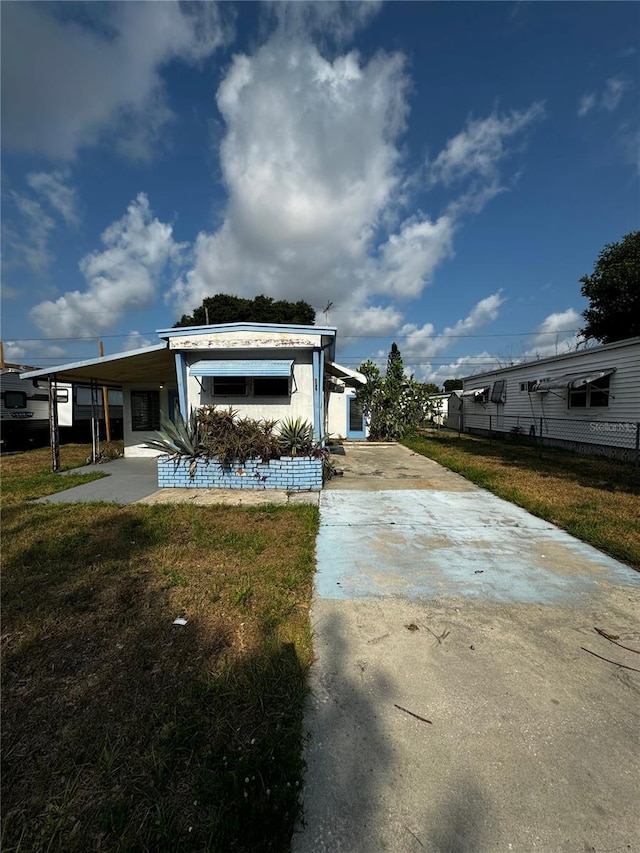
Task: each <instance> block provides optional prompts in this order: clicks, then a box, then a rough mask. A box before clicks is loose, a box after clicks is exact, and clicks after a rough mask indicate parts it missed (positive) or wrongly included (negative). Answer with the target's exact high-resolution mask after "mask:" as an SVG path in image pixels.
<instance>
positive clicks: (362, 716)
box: [293, 445, 640, 853]
mask: <svg viewBox="0 0 640 853" xmlns="http://www.w3.org/2000/svg"><path fill="white" fill-rule="evenodd" d="M336 461H337V463H338V465H339V466H340V467H342V468H343V469H344V471H345V473H344V475H343V477H342V478H338V479H336V480H334V481H332V482H331V484H330V487H329V488H328V489H326V490H325V491H324V492H323V494H322V498H321V528H320V533H319V537H318V546H317V559H318V571H317V577H316V588H315V597H314V603H313V609H312V621H313V629H314V632H315V641H314V642H315V650H316V655H317V661H316V664H315V666H314V670H313V676H312V691H313V692H312V697H311V701H310V704H309V709H308V714H307V719H306V725H307V728H308V731H309V732H310V738H309V741H308V746H307V753H306V759H307V762H308V771H307V778H306V784H305V789H304V804H305V819H306V826H305V827H304V828H302V829H301V831H300V832H299V833H298V834H297V835H296V836H295V838H294V844H293V850H294V853H311V851H313V853H315V851H323V850H327V851H335V853H338V851H345V853H375V851H383V850H384V851H422V852H423V853H424V851H429V853H445V851H446V853H453V852H454V851H455V853H462V851H469V853H472V851H473V853H479V851H489V850H491V851H494V850H495V851H502V850H504V851H510V850H513V851H544V853H556V851H557V853H564V851H566V853H574V851H575V853H586V851H591V853H595V851H597V853H604V851H640V798H639V797H638V780H639V779H640V735H639V733H640V673H639V672H637V671H636V670H639V669H640V655H637V654H634V653H633V652H632V651H630V650H628V649H625V648H621V646H620V645H616V643H618V644H621V645H622V646H627V647H629V649H630V648H636V649H640V624H639V617H640V606H639V605H640V583H639V581H640V575H638V574H637V573H636V572H634V571H633V570H631V569H629V568H628V567H626V566H624V565H622V564H620V563H618V562H616V561H615V560H612V559H610V558H608V557H606V556H604V555H603V554H601V553H600V552H598V551H596V550H595V549H593V548H590V547H588V546H585V545H584V544H582V543H580V542H578V541H577V540H575V539H573V538H572V537H570V536H569V535H568V534H565V533H563V532H562V531H560V530H558V529H557V528H555V527H553V525H550V524H547V523H546V522H544V521H541V520H540V519H538V518H535V517H533V516H531V515H529V514H528V513H526V512H524V511H523V510H520V509H518V508H517V507H514V506H513V505H511V504H509V503H506V502H505V501H502V500H500V499H499V498H496V497H494V496H493V495H491V494H489V493H487V492H485V491H483V490H481V489H479V488H476V487H475V486H472V485H471V484H469V483H468V482H467V481H465V480H463V479H462V478H460V477H458V476H457V475H455V474H452V473H450V472H447V471H446V470H445V469H443V468H441V467H440V466H438V465H437V464H436V463H434V462H431V461H430V460H427V459H424V458H423V457H420V456H416V455H414V454H412V453H411V452H410V451H409V450H407V449H405V448H402V447H398V446H390V447H384V446H381V447H371V446H349V445H347V446H346V448H345V456H344V458H342V459H339V458H338V459H337V460H336ZM594 628H600V629H603V630H604V631H605V632H607V633H608V634H609V635H611V636H612V637H616V638H617V639H616V640H615V643H614V642H613V641H612V640H610V639H607V638H605V637H603V636H602V635H600V634H598V633H596V631H595V630H594ZM584 649H588V650H589V651H590V652H593V653H594V654H590V653H589V651H584ZM594 655H600V656H601V657H602V658H607V659H608V660H602V659H600V658H598V657H595V656H594ZM618 664H619V665H618Z"/></svg>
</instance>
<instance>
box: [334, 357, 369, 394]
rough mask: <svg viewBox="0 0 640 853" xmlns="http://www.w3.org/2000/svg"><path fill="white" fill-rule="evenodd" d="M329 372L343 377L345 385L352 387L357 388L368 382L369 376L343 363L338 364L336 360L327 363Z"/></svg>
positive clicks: (340, 377)
mask: <svg viewBox="0 0 640 853" xmlns="http://www.w3.org/2000/svg"><path fill="white" fill-rule="evenodd" d="M326 370H327V373H329V374H330V375H331V376H335V377H336V378H337V379H341V380H342V381H343V382H344V384H345V385H349V386H350V387H352V388H357V387H358V386H360V385H366V384H367V377H366V376H364V375H363V374H362V373H358V371H357V370H351V368H349V367H343V366H342V365H341V364H336V362H335V361H329V362H327V365H326Z"/></svg>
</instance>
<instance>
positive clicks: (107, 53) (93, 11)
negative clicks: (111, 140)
mask: <svg viewBox="0 0 640 853" xmlns="http://www.w3.org/2000/svg"><path fill="white" fill-rule="evenodd" d="M83 10H84V12H85V15H84V19H83V22H82V23H81V22H80V21H72V20H69V19H68V18H67V17H66V16H65V18H63V17H61V15H60V14H59V10H58V8H57V7H56V6H55V4H46V3H6V4H3V8H2V29H3V34H2V35H3V38H2V46H3V50H2V123H3V141H4V143H5V145H7V146H8V147H10V148H12V149H15V150H18V151H22V152H29V153H37V154H44V155H46V156H48V157H53V158H61V159H71V158H73V157H74V156H75V155H76V153H77V151H78V149H79V148H80V147H82V146H83V145H89V144H92V143H94V142H96V141H97V140H98V139H99V138H100V137H101V136H102V135H103V134H104V133H105V132H115V133H116V134H117V136H119V135H120V134H121V133H124V137H123V138H124V140H125V141H124V142H123V143H122V145H123V146H124V150H125V151H127V144H126V139H127V138H128V136H129V137H130V135H131V133H132V130H131V122H132V121H133V123H134V125H135V126H137V127H138V129H139V122H138V124H137V125H136V120H137V119H139V117H141V116H142V117H145V116H147V117H148V115H149V111H150V110H151V111H152V112H153V109H154V105H155V127H156V129H157V128H158V127H159V126H161V125H162V124H164V123H165V122H166V121H167V120H168V119H169V117H170V115H171V113H170V112H169V110H168V109H167V108H166V107H163V108H162V109H161V108H159V105H160V106H162V105H163V83H162V79H161V76H160V71H161V69H162V67H163V66H164V65H165V64H166V63H168V62H169V61H171V60H172V59H182V60H183V61H187V62H197V61H199V60H201V59H204V58H205V57H207V56H209V55H211V54H212V53H213V52H214V51H215V50H216V49H217V48H219V47H220V46H221V45H222V44H223V43H224V42H225V41H226V39H227V37H228V31H227V29H226V27H225V26H224V25H223V24H222V22H221V19H220V14H219V9H218V6H217V5H216V4H215V3H203V4H188V5H187V4H185V5H182V4H178V3H175V2H165V3H107V4H85V5H84V6H83ZM134 136H135V133H134ZM149 141H151V140H147V142H149ZM130 144H132V143H130ZM141 148H142V149H144V150H145V153H148V146H146V148H145V143H144V141H143V139H142V138H141V137H139V138H138V142H137V143H136V144H135V145H133V149H132V151H130V152H129V153H134V154H135V155H136V156H138V157H139V156H140V149H141Z"/></svg>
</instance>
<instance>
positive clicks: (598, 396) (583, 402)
mask: <svg viewBox="0 0 640 853" xmlns="http://www.w3.org/2000/svg"><path fill="white" fill-rule="evenodd" d="M462 400H463V412H462V416H463V429H464V430H465V431H466V432H477V433H486V432H487V431H488V430H489V429H491V431H492V432H498V433H500V432H502V433H510V434H512V435H520V434H523V435H527V436H531V437H532V438H533V437H536V436H541V437H542V438H543V439H544V441H545V442H546V443H553V444H557V445H559V446H567V447H573V448H574V449H578V450H582V451H584V452H599V453H610V454H611V455H615V456H622V457H628V456H629V454H630V452H632V451H634V449H635V444H636V432H637V426H636V425H637V424H638V423H639V422H640V338H630V339H628V340H624V341H616V342H615V343H612V344H605V345H603V346H596V347H588V348H586V349H581V350H577V351H574V352H569V353H565V354H563V355H558V356H554V357H552V358H542V359H539V360H537V361H530V362H526V363H524V364H515V365H513V366H511V367H505V368H503V369H500V370H493V371H487V372H484V373H478V374H476V375H475V376H469V377H466V378H465V379H464V387H463V391H462Z"/></svg>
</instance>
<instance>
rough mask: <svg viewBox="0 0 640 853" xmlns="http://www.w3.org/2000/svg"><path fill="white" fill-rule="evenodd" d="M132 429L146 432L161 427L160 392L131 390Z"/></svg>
mask: <svg viewBox="0 0 640 853" xmlns="http://www.w3.org/2000/svg"><path fill="white" fill-rule="evenodd" d="M131 429H132V431H133V432H144V431H148V430H155V429H160V392H159V391H132V392H131Z"/></svg>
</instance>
